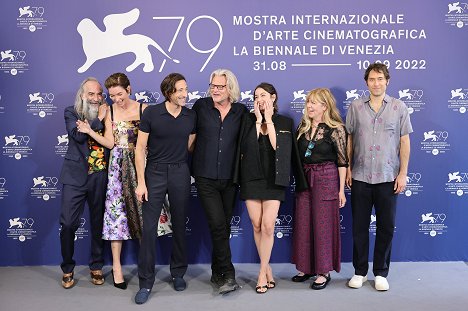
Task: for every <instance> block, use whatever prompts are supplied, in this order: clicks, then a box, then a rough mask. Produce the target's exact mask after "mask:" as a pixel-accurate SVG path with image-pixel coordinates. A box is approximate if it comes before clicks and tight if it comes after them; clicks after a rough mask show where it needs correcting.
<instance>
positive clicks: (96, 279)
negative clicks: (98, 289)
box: [89, 270, 104, 285]
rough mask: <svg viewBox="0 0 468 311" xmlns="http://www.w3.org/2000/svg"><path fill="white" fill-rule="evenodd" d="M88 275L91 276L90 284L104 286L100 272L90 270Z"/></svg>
mask: <svg viewBox="0 0 468 311" xmlns="http://www.w3.org/2000/svg"><path fill="white" fill-rule="evenodd" d="M89 274H90V275H91V283H93V284H94V285H102V284H104V275H103V274H102V270H91V271H90V272H89Z"/></svg>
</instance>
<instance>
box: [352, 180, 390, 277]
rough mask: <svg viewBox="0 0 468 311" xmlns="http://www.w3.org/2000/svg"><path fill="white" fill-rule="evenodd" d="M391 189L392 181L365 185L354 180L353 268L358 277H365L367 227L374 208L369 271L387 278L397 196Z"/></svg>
mask: <svg viewBox="0 0 468 311" xmlns="http://www.w3.org/2000/svg"><path fill="white" fill-rule="evenodd" d="M393 186H394V182H386V183H380V184H368V183H365V182H361V181H357V180H354V179H353V185H352V187H351V209H352V215H353V266H354V270H355V274H357V275H362V276H364V275H367V271H368V269H369V262H368V261H369V225H370V216H371V213H372V207H374V208H375V216H376V224H377V232H376V236H375V247H374V264H373V268H372V270H373V273H374V275H375V276H378V275H379V276H383V277H387V275H388V270H389V268H390V256H391V252H392V239H393V232H394V230H395V215H396V203H397V197H398V194H395V193H394V190H393Z"/></svg>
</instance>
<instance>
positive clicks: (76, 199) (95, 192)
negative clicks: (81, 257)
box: [60, 171, 107, 273]
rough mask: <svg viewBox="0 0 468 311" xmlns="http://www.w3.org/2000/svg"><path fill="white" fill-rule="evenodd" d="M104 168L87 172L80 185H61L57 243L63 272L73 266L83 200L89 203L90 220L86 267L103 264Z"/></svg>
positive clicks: (97, 267) (105, 173)
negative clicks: (86, 176) (58, 240)
mask: <svg viewBox="0 0 468 311" xmlns="http://www.w3.org/2000/svg"><path fill="white" fill-rule="evenodd" d="M106 187H107V171H101V172H96V173H93V174H91V175H88V180H87V182H86V184H85V185H84V186H82V187H76V186H72V185H63V189H62V209H61V213H60V225H61V226H62V228H61V231H60V246H61V251H62V259H63V261H62V263H61V265H60V267H61V268H62V271H63V273H70V272H72V271H73V269H74V268H75V260H73V254H74V252H75V232H76V230H77V229H78V227H79V225H80V218H81V216H82V215H83V211H84V205H85V202H87V203H88V206H89V221H90V224H91V258H90V260H89V268H90V269H91V270H101V269H102V266H103V265H104V258H103V255H102V250H103V245H104V242H103V240H102V224H103V221H104V202H105V199H106Z"/></svg>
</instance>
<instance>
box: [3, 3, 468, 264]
mask: <svg viewBox="0 0 468 311" xmlns="http://www.w3.org/2000/svg"><path fill="white" fill-rule="evenodd" d="M452 1H453V0H452ZM0 38H1V41H0V51H1V61H0V79H1V80H0V81H1V82H0V124H1V127H0V136H1V139H2V141H1V143H0V145H1V154H0V165H1V169H0V206H1V207H0V243H1V251H0V265H1V266H7V265H13V266H16V265H18V266H20V265H57V264H59V262H60V261H61V257H60V247H59V230H60V225H59V222H58V219H59V212H60V199H61V185H60V184H59V183H58V176H59V172H60V169H61V165H62V162H63V156H64V154H65V152H66V149H67V143H68V137H67V134H66V131H65V126H64V119H63V110H64V108H65V107H66V106H69V105H72V104H73V100H74V96H75V93H76V90H77V88H78V86H79V84H80V83H81V81H82V80H83V79H85V78H86V77H88V76H94V77H96V78H98V79H99V80H100V81H104V80H105V78H106V77H108V76H109V75H110V74H112V73H114V72H119V71H121V72H125V73H126V74H127V75H128V76H129V78H130V80H131V83H132V88H133V90H134V92H133V94H132V97H133V98H135V99H136V100H138V101H140V102H145V103H150V104H154V103H157V102H160V101H161V100H162V99H161V94H160V90H159V84H160V82H161V80H162V78H163V77H164V76H166V75H167V74H168V73H170V72H180V73H182V74H184V75H185V76H186V78H187V82H188V85H189V88H190V93H189V96H188V98H187V106H189V107H191V105H192V104H193V103H194V101H195V100H196V99H197V98H199V97H203V96H205V94H206V90H207V88H208V83H209V81H208V79H209V75H210V73H211V72H212V71H213V70H214V69H217V68H228V69H231V70H232V71H233V72H234V73H235V74H236V75H237V77H238V79H239V82H240V86H241V90H242V99H241V101H242V102H243V103H245V104H246V105H247V106H250V107H251V105H252V101H253V89H254V88H255V86H256V85H257V84H258V83H260V82H262V81H267V82H271V83H273V84H274V85H275V86H276V87H277V89H278V92H279V107H280V112H281V113H283V114H286V115H289V116H291V117H292V118H293V119H294V120H295V122H296V124H297V122H298V121H299V119H300V117H301V115H302V109H303V106H304V100H305V94H306V93H307V91H308V90H311V89H313V88H316V87H328V88H330V89H331V90H332V92H333V94H334V95H335V97H336V99H337V103H338V106H339V108H340V110H341V112H342V115H343V116H345V114H346V111H347V107H348V105H349V104H350V103H351V101H352V100H354V99H357V98H359V97H361V96H363V95H366V94H368V91H367V88H366V84H365V82H364V80H363V74H364V71H365V69H366V67H367V66H368V65H369V63H371V62H374V61H380V62H383V63H385V64H387V65H388V66H389V68H390V74H391V80H390V85H389V88H388V90H387V92H388V94H389V95H391V96H393V97H396V98H399V99H402V100H403V101H405V103H406V104H407V106H408V109H409V111H410V113H411V120H412V124H413V128H414V133H413V134H412V135H411V160H410V166H409V173H408V186H407V188H406V190H405V191H404V193H402V194H401V195H400V198H399V203H398V212H397V227H396V228H395V238H394V246H393V254H392V258H393V260H395V261H429V260H433V261H454V260H464V261H467V260H468V238H467V229H466V223H467V219H468V206H467V203H468V200H467V197H468V164H467V162H466V154H467V144H466V141H467V139H466V135H467V132H468V122H466V118H467V113H466V108H467V106H468V74H467V61H466V57H467V55H468V4H467V3H466V2H451V1H447V0H439V1H427V0H413V1H402V0H395V1H391V2H389V1H380V0H374V1H345V0H336V1H330V2H326V1H325V2H324V1H310V0H296V1H292V2H291V1H290V2H286V1H279V0H274V1H272V0H268V1H214V0H205V1H203V2H194V1H189V0H183V1H181V0H178V1H169V2H167V1H166V2H158V4H156V2H155V1H142V0H140V1H123V0H112V1H110V0H101V1H90V0H83V1H52V0H43V1H36V0H31V1H20V2H18V1H4V3H2V9H1V12H0ZM191 195H192V199H191V204H190V207H189V210H188V217H187V225H186V226H187V239H188V241H189V243H188V246H189V256H190V262H191V263H204V262H209V261H210V248H211V245H210V239H209V234H208V227H207V223H206V220H205V216H204V213H203V210H202V209H201V207H200V203H199V200H198V199H197V194H196V190H195V188H194V187H193V188H192V194H191ZM348 195H349V193H348ZM348 201H349V200H348ZM293 202H294V183H292V184H291V187H290V189H288V197H287V200H286V201H285V202H284V204H283V205H282V206H281V208H280V212H279V215H278V219H277V221H276V229H275V236H276V238H275V245H274V249H273V254H272V262H289V260H290V248H291V235H292V234H293V232H292V223H293V222H292V219H293V213H292V210H293V208H292V207H293ZM369 221H370V224H371V226H370V233H369V234H370V236H371V241H373V237H374V235H375V216H373V217H371V219H369ZM88 224H89V221H88V214H87V212H86V213H85V214H84V215H83V218H82V221H81V226H80V228H79V230H78V232H77V234H76V259H77V261H78V263H79V264H85V263H87V260H88V256H89V226H88ZM231 228H232V237H231V244H232V248H233V252H232V253H233V257H234V258H233V259H234V261H235V262H256V261H257V260H258V257H257V254H256V250H255V245H254V241H253V238H252V228H251V224H250V221H249V218H248V215H247V211H246V209H245V205H244V203H243V202H239V203H238V204H237V206H236V209H235V211H234V215H233V217H232V222H231ZM341 232H342V245H343V260H344V261H350V260H351V252H352V239H351V209H350V206H349V204H347V206H345V207H344V208H343V209H342V210H341ZM170 242H171V237H163V238H161V239H159V240H158V256H157V257H158V258H157V261H158V263H160V264H165V263H167V261H168V257H169V254H170ZM137 248H138V245H137V243H136V242H129V243H125V246H124V257H125V260H124V263H126V264H133V263H135V262H136V251H137ZM106 249H107V250H106V253H107V259H108V260H109V245H108V244H106Z"/></svg>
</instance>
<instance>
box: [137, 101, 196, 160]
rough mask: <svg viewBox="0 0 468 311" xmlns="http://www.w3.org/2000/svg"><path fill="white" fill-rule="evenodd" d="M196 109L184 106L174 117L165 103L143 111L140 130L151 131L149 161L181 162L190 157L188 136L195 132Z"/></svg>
mask: <svg viewBox="0 0 468 311" xmlns="http://www.w3.org/2000/svg"><path fill="white" fill-rule="evenodd" d="M196 122H197V115H196V113H195V111H192V110H190V109H188V108H187V107H182V111H181V112H180V114H179V115H178V116H177V118H174V117H173V116H172V115H171V114H170V113H169V112H168V111H167V109H166V105H165V103H161V104H157V105H154V106H149V107H148V108H146V109H145V111H144V112H143V116H142V117H141V122H140V131H142V132H145V133H149V137H148V156H147V161H148V162H151V163H180V162H185V161H187V158H188V137H189V135H190V134H194V133H195V126H196Z"/></svg>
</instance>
